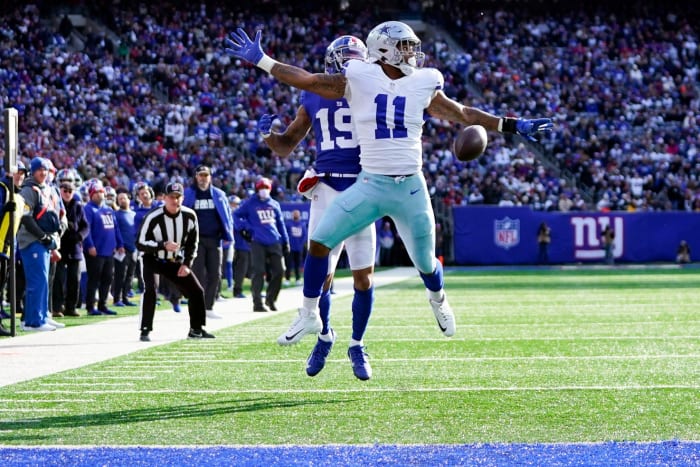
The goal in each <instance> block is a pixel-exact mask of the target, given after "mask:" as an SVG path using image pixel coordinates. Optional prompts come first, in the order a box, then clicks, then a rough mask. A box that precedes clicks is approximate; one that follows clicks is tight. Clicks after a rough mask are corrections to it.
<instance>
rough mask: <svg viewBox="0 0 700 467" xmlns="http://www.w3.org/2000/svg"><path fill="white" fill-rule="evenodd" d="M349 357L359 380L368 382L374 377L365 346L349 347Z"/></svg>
mask: <svg viewBox="0 0 700 467" xmlns="http://www.w3.org/2000/svg"><path fill="white" fill-rule="evenodd" d="M348 357H350V363H352V372H353V373H355V377H356V378H357V379H361V380H362V381H367V380H368V379H370V378H371V377H372V367H371V366H369V360H368V359H367V357H369V355H367V353H366V352H365V347H364V346H363V345H353V346H352V347H348Z"/></svg>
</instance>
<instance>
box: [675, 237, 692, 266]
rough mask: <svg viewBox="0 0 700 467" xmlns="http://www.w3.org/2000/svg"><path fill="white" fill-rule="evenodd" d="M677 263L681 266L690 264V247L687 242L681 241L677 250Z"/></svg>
mask: <svg viewBox="0 0 700 467" xmlns="http://www.w3.org/2000/svg"><path fill="white" fill-rule="evenodd" d="M676 262H677V263H679V264H687V263H690V245H688V242H686V241H685V240H681V243H680V244H679V245H678V250H676Z"/></svg>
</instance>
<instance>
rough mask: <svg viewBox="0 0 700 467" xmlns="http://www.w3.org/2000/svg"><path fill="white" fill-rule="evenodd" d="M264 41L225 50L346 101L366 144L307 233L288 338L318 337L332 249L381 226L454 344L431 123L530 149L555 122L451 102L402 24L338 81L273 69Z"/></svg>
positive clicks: (236, 41)
mask: <svg viewBox="0 0 700 467" xmlns="http://www.w3.org/2000/svg"><path fill="white" fill-rule="evenodd" d="M260 40H261V32H260V31H258V32H257V33H256V35H255V38H254V39H253V40H251V39H250V37H249V36H248V35H247V34H246V32H245V31H244V30H243V29H241V28H238V29H237V30H236V32H233V33H231V34H230V37H229V38H228V39H227V40H226V45H227V46H228V47H227V48H226V51H227V53H229V54H230V55H232V56H235V57H237V58H240V59H243V60H246V61H248V62H250V63H253V64H255V65H256V66H257V67H259V68H260V69H262V70H264V71H266V72H268V73H270V74H272V76H274V77H275V78H276V79H278V80H280V81H282V82H284V83H286V84H289V85H291V86H294V87H297V88H299V89H303V90H306V91H311V92H315V93H317V94H319V95H320V96H322V97H324V98H327V99H339V98H341V97H345V98H346V99H347V101H348V104H349V106H350V115H351V117H352V121H353V124H354V125H355V131H356V133H355V134H356V136H357V138H358V141H359V143H360V164H361V166H362V171H361V172H360V173H359V175H358V180H357V183H355V184H353V185H352V186H350V187H349V188H348V189H347V190H345V191H343V192H342V193H341V194H340V195H338V197H337V198H335V200H333V204H332V206H331V209H329V210H328V212H327V213H326V215H324V216H323V218H322V219H321V221H320V223H319V225H318V226H317V227H316V229H314V230H313V231H312V233H311V241H310V243H309V254H308V255H307V257H306V263H305V269H304V297H305V298H304V305H303V307H302V308H301V309H300V310H299V315H298V317H297V318H296V320H295V321H294V322H293V323H292V325H291V326H290V328H289V329H288V330H287V333H286V334H285V337H287V338H290V342H296V341H298V340H299V339H301V337H303V336H304V335H306V334H308V333H313V332H318V330H319V329H320V328H321V320H320V317H319V316H318V312H317V311H316V308H317V304H318V297H319V296H320V294H321V289H322V285H323V280H324V279H325V277H326V272H327V269H328V261H327V258H328V254H329V252H330V250H331V248H333V247H335V246H336V245H338V244H339V243H340V242H341V241H342V240H343V239H345V238H347V237H348V236H349V235H352V234H354V233H357V232H359V231H360V230H361V229H363V228H365V227H366V226H367V225H369V224H371V223H372V222H374V220H375V219H377V218H380V217H383V216H389V217H391V218H392V219H393V220H394V223H395V225H396V228H397V231H398V233H399V235H400V236H401V238H402V239H403V240H404V243H405V245H406V249H407V251H408V254H409V256H410V257H411V260H412V261H413V264H414V265H415V267H416V269H418V271H419V273H420V276H421V278H422V279H423V283H424V284H425V287H426V289H427V293H428V301H429V303H430V306H431V308H432V310H433V313H434V314H435V318H436V320H437V322H438V326H439V327H440V329H441V331H442V332H443V334H444V335H446V336H452V335H454V333H455V318H454V313H453V312H452V309H451V307H450V305H449V303H448V301H447V297H446V294H445V292H444V290H443V283H444V281H443V271H442V265H441V264H440V262H439V261H438V260H437V258H436V257H435V218H434V215H433V210H432V206H431V204H430V198H429V194H428V188H427V185H426V182H425V178H424V177H423V173H422V166H423V154H422V141H421V137H422V132H423V123H424V116H425V113H426V112H427V113H428V114H429V115H431V116H433V117H436V118H440V119H443V120H448V121H451V122H456V123H460V124H462V125H473V124H479V125H482V126H484V127H485V128H486V129H487V130H489V131H502V132H510V133H518V134H520V135H522V136H525V137H527V138H531V139H534V135H535V134H537V133H538V132H541V131H550V130H551V128H552V120H551V119H549V118H537V119H523V118H508V117H503V118H502V117H498V116H496V115H493V114H490V113H488V112H484V111H482V110H479V109H476V108H474V107H468V106H464V105H462V104H460V103H459V102H456V101H454V100H452V99H450V98H448V97H447V96H446V95H445V93H444V92H443V90H442V88H443V85H444V78H443V76H442V73H441V72H440V71H438V70H437V69H434V68H422V65H423V61H424V59H425V55H424V54H423V52H422V51H421V41H420V39H419V38H418V36H416V34H415V33H414V32H413V29H411V27H410V26H408V25H407V24H405V23H402V22H399V21H387V22H384V23H381V24H379V25H378V26H376V27H375V28H374V29H372V30H371V31H370V33H369V35H368V36H367V41H366V44H367V49H368V52H369V59H368V60H367V61H366V62H363V61H360V60H350V61H348V62H346V63H345V64H344V65H343V72H342V73H336V74H332V75H328V74H321V73H309V72H307V71H306V70H304V69H301V68H298V67H295V66H291V65H286V64H283V63H280V62H277V61H276V60H274V59H273V58H271V57H269V56H268V55H266V54H265V53H264V52H263V50H262V47H261V45H260ZM351 359H352V360H353V366H355V365H362V361H360V360H359V359H357V360H356V359H355V358H353V357H352V356H351Z"/></svg>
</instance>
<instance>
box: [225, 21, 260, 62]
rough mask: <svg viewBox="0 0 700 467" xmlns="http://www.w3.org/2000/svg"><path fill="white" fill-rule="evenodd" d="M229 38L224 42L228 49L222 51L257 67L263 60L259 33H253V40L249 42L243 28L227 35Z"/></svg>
mask: <svg viewBox="0 0 700 467" xmlns="http://www.w3.org/2000/svg"><path fill="white" fill-rule="evenodd" d="M229 36H230V37H227V38H226V41H225V42H226V45H227V46H228V47H226V48H225V49H224V50H225V51H226V53H227V54H229V55H233V56H234V57H236V58H240V59H242V60H245V61H247V62H250V63H252V64H253V65H257V64H258V62H259V61H260V60H261V59H262V58H263V55H264V53H263V50H262V46H261V45H260V37H261V36H262V32H261V31H257V32H256V33H255V39H254V40H250V37H248V34H246V32H245V31H244V30H243V28H238V29H236V31H235V32H232V33H229Z"/></svg>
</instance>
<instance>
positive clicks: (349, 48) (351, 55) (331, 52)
mask: <svg viewBox="0 0 700 467" xmlns="http://www.w3.org/2000/svg"><path fill="white" fill-rule="evenodd" d="M353 59H357V60H363V61H364V60H367V46H366V45H365V43H364V42H362V40H361V39H358V38H357V37H355V36H340V37H339V38H337V39H335V40H334V41H333V42H331V43H330V45H329V46H328V47H327V48H326V74H329V75H332V74H334V73H338V72H340V70H342V69H343V63H345V62H347V61H348V60H353Z"/></svg>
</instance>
